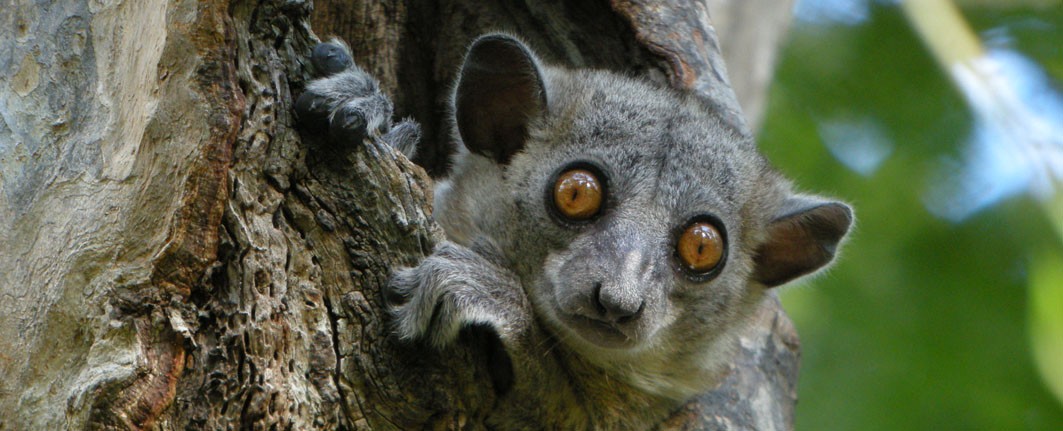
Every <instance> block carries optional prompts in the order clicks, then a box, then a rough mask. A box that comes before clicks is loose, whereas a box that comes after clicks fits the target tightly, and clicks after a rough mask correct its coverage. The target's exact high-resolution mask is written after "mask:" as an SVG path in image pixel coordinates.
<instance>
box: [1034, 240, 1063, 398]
mask: <svg viewBox="0 0 1063 431" xmlns="http://www.w3.org/2000/svg"><path fill="white" fill-rule="evenodd" d="M1029 316H1030V342H1031V344H1032V345H1033V356H1034V360H1035V362H1036V363H1037V368H1038V370H1039V371H1040V372H1041V376H1042V377H1043V378H1044V382H1045V385H1047V386H1048V388H1049V389H1050V390H1051V391H1052V392H1053V393H1054V394H1055V395H1056V398H1057V399H1059V400H1060V402H1063V254H1060V252H1059V250H1058V249H1055V250H1044V251H1041V252H1040V253H1039V254H1037V255H1036V256H1034V259H1033V263H1032V265H1031V269H1030V312H1029Z"/></svg>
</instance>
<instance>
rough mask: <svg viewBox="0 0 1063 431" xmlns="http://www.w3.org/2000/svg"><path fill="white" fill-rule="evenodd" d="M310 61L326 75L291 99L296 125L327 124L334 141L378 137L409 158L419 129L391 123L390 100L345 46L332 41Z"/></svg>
mask: <svg viewBox="0 0 1063 431" xmlns="http://www.w3.org/2000/svg"><path fill="white" fill-rule="evenodd" d="M322 47H327V48H331V49H321V48H322ZM326 56H328V58H326ZM336 57H339V58H338V59H337V58H336ZM311 60H312V63H313V64H314V65H315V67H316V68H317V69H318V72H319V73H322V74H323V75H325V76H323V77H321V78H318V79H315V80H313V81H311V82H310V84H309V85H307V86H306V91H305V92H304V93H303V94H302V95H301V96H300V97H299V99H298V100H297V101H296V113H297V114H299V117H300V118H299V120H300V121H301V122H303V123H314V122H315V120H317V122H319V123H325V124H327V125H328V127H329V133H330V135H331V137H332V139H333V140H335V141H341V142H361V140H362V139H364V138H365V137H366V136H367V135H369V136H378V137H380V139H382V140H383V141H384V142H387V143H389V144H391V145H392V146H393V147H395V148H396V149H398V150H399V151H401V152H402V153H403V154H405V155H406V157H408V158H412V157H413V156H414V154H415V153H416V151H417V143H418V141H419V140H420V139H421V128H420V126H419V125H418V124H417V123H415V122H413V121H410V120H403V121H402V122H400V123H399V124H398V125H393V124H392V121H391V115H392V112H393V111H394V109H393V107H392V104H391V99H388V97H387V95H385V94H384V93H383V92H382V91H381V90H380V84H379V83H378V82H377V81H376V79H374V78H373V77H372V76H370V75H369V74H368V73H366V72H365V71H364V70H362V69H361V68H360V67H358V65H356V64H354V61H352V60H351V54H350V48H348V47H347V45H346V44H345V43H343V42H342V41H340V40H338V39H333V40H331V41H329V43H327V44H321V45H319V46H318V47H316V48H315V49H314V54H313V56H312V58H311Z"/></svg>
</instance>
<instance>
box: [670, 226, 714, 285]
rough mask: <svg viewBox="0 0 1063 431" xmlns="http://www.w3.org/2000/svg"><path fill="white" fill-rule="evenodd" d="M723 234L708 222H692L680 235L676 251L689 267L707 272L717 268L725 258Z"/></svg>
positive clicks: (692, 269) (695, 270)
mask: <svg viewBox="0 0 1063 431" xmlns="http://www.w3.org/2000/svg"><path fill="white" fill-rule="evenodd" d="M723 248H724V245H723V236H722V235H720V231H718V230H716V227H715V226H713V225H712V224H709V223H708V222H704V221H698V222H694V223H691V225H690V226H689V227H687V228H686V230H684V231H683V234H682V235H680V236H679V242H678V243H677V244H676V251H677V252H678V253H679V260H680V261H681V262H682V263H683V266H685V267H686V268H687V269H689V270H690V271H693V272H697V273H705V272H709V271H711V270H713V269H715V268H716V267H717V266H718V265H719V264H720V261H721V260H723Z"/></svg>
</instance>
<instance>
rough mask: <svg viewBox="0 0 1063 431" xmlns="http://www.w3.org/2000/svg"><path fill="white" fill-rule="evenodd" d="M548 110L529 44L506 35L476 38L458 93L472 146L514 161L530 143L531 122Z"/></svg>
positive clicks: (457, 107)
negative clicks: (528, 141)
mask: <svg viewBox="0 0 1063 431" xmlns="http://www.w3.org/2000/svg"><path fill="white" fill-rule="evenodd" d="M545 110H546V91H545V88H544V87H543V77H542V73H541V71H540V68H539V62H538V60H537V59H536V58H535V54H533V53H532V52H531V50H530V49H528V47H527V46H525V45H524V44H523V43H521V42H520V41H519V40H517V39H514V38H513V37H511V36H507V35H503V34H489V35H486V36H481V37H480V38H478V39H476V41H474V42H473V43H472V46H471V47H469V52H468V53H467V54H465V63H464V64H463V65H462V67H461V76H460V78H458V86H457V90H456V92H455V94H454V116H455V120H456V122H457V127H458V133H459V134H460V135H461V140H462V141H463V142H464V143H465V147H466V148H468V149H469V151H471V152H473V153H476V154H481V155H484V156H487V157H490V158H492V159H494V160H496V161H498V163H506V162H508V161H509V159H510V158H511V157H512V156H513V154H514V153H516V152H518V151H520V150H521V149H522V148H524V142H525V140H527V138H528V123H529V122H531V121H532V120H533V119H534V118H536V117H538V116H540V115H542V114H543V113H544V111H545Z"/></svg>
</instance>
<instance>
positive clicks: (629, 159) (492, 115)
mask: <svg viewBox="0 0 1063 431" xmlns="http://www.w3.org/2000/svg"><path fill="white" fill-rule="evenodd" d="M311 60H312V62H313V64H314V65H315V67H316V68H317V69H318V70H319V71H320V72H322V73H323V74H324V75H326V76H324V77H322V78H320V79H317V80H315V81H313V82H312V83H310V84H309V86H308V87H307V91H306V93H305V94H303V95H302V96H301V97H300V98H299V99H298V101H297V103H296V112H297V115H298V116H299V118H300V121H301V122H303V123H304V124H306V125H307V126H308V127H311V128H317V129H326V128H327V129H329V130H331V134H332V137H333V139H336V140H347V141H353V142H361V139H363V138H364V137H366V136H367V134H369V135H372V136H375V137H379V138H381V139H384V140H386V141H388V142H389V143H391V144H392V145H393V146H394V147H396V148H398V149H400V150H402V151H403V152H405V153H406V154H408V155H409V154H411V153H413V152H414V151H415V150H416V144H417V140H418V139H419V134H420V133H419V128H418V126H417V125H416V123H413V122H411V121H404V122H401V123H399V124H397V125H393V124H392V122H391V112H392V110H391V102H390V101H389V100H388V98H387V97H386V96H385V95H383V94H382V93H381V92H380V90H379V86H378V84H377V83H376V81H375V80H374V79H373V78H372V77H370V76H369V75H368V74H366V73H365V72H364V71H362V70H361V69H359V68H358V67H357V66H355V65H354V63H353V61H351V56H350V54H349V53H348V51H347V49H346V48H345V47H344V46H343V45H342V43H338V42H333V43H329V44H322V45H319V46H318V47H317V48H315V50H314V54H313V55H312V57H311ZM451 108H452V109H451V110H450V112H449V113H448V115H449V120H450V121H451V122H452V124H451V125H452V126H453V130H455V131H456V133H455V136H454V139H455V140H456V141H457V142H459V144H458V145H456V147H457V148H458V150H457V154H455V155H454V158H453V167H452V172H451V173H450V175H449V177H448V178H446V180H444V181H441V182H439V183H438V184H437V185H436V190H435V195H436V197H435V205H436V206H435V213H434V216H435V219H436V221H438V223H439V224H440V225H441V226H442V227H443V228H444V229H445V231H446V234H447V239H448V240H447V241H445V242H443V243H441V244H439V245H438V247H437V248H436V249H435V251H434V253H433V254H432V255H431V256H429V257H428V258H426V259H425V260H424V261H423V262H421V263H420V265H418V266H416V267H413V268H404V269H401V270H398V271H397V272H395V274H394V275H393V277H392V280H391V282H390V286H389V292H387V296H388V297H389V298H391V301H392V302H391V303H392V310H393V317H394V324H395V328H396V330H397V333H398V335H399V336H401V337H402V338H404V339H408V340H411V341H414V342H416V341H419V340H426V341H427V342H430V343H432V344H434V345H437V346H443V345H446V344H447V343H450V342H453V341H454V340H455V339H456V338H457V336H458V334H459V332H460V331H461V330H462V328H464V327H467V326H470V325H479V326H482V327H486V328H488V329H490V330H491V331H492V332H494V333H495V334H497V337H498V340H499V342H500V344H501V346H502V347H503V349H504V351H505V352H506V353H507V354H508V356H509V359H510V364H511V366H512V382H511V386H510V387H509V388H508V390H507V391H506V392H505V393H504V394H503V395H502V397H501V398H500V400H499V403H500V404H499V407H498V408H497V409H496V413H494V414H493V415H492V416H491V417H489V418H488V422H489V425H490V426H491V427H493V428H495V429H505V430H508V429H646V428H648V427H650V426H652V425H653V424H655V423H657V422H659V421H661V420H662V419H663V418H665V417H666V416H667V415H668V414H669V413H670V412H671V411H673V410H674V409H675V408H677V407H678V406H679V405H681V404H682V403H683V402H684V401H685V400H687V399H689V398H691V397H692V396H694V395H696V394H698V393H700V392H703V391H705V390H707V389H709V388H711V387H713V386H714V385H715V384H716V383H718V382H719V380H720V379H721V378H722V375H723V373H724V371H723V370H724V369H725V367H726V364H727V363H728V361H729V360H730V358H731V350H732V349H733V348H732V346H733V345H734V342H735V334H736V333H737V332H738V331H739V330H740V328H741V327H742V325H743V324H744V322H746V321H748V320H749V319H748V318H749V316H750V315H751V313H752V311H753V310H754V309H755V308H756V307H757V305H758V303H759V302H760V301H762V300H763V298H764V297H765V293H766V292H767V291H768V290H769V289H771V288H773V287H776V286H779V285H781V284H783V283H787V282H789V281H791V280H794V279H796V278H798V277H801V276H803V275H806V274H809V273H812V272H815V271H817V270H819V269H821V268H823V267H824V266H825V265H827V264H829V263H830V262H831V260H832V259H833V257H834V255H835V252H836V250H837V248H838V246H839V243H840V242H841V241H842V239H843V237H844V236H845V235H846V233H847V232H848V230H849V227H850V225H851V224H852V221H853V214H852V211H851V209H850V208H849V207H848V206H847V205H845V204H844V203H841V202H837V201H833V200H827V199H824V198H820V197H815V196H810V195H804V194H798V193H795V192H794V191H793V189H792V188H791V185H790V182H789V181H787V180H786V179H784V178H783V177H782V176H781V175H780V174H778V173H777V172H776V171H775V170H774V169H773V168H772V167H771V166H770V165H769V163H768V162H767V161H766V160H765V159H764V157H763V156H761V155H760V153H758V151H757V149H756V147H755V143H754V142H753V141H752V140H751V139H750V138H747V137H745V136H744V135H743V134H741V133H739V132H738V131H737V130H735V129H734V128H733V127H731V126H729V125H727V124H726V123H724V122H723V121H721V119H720V116H719V114H718V113H717V112H714V111H713V110H712V109H711V108H710V107H708V106H706V105H705V104H703V103H701V102H699V100H698V99H697V98H696V97H694V96H693V95H690V94H685V93H683V92H681V91H677V90H674V89H670V88H667V87H663V86H661V85H657V84H654V83H651V82H647V81H643V80H639V79H634V78H630V77H625V76H620V75H617V74H614V73H610V72H606V71H599V70H566V69H563V68H559V67H553V66H548V65H544V64H542V62H541V61H540V60H539V59H538V58H537V57H536V55H535V54H534V53H533V52H532V50H531V49H529V48H528V46H527V45H526V44H524V43H522V42H521V41H520V40H518V39H516V38H514V37H512V36H509V35H505V34H488V35H485V36H482V37H480V38H478V39H476V40H475V41H474V42H473V43H472V44H471V46H470V47H469V50H468V52H467V54H466V56H465V60H464V63H463V64H462V66H461V72H460V75H459V78H458V79H457V83H456V85H455V86H454V93H453V96H452V99H451Z"/></svg>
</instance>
